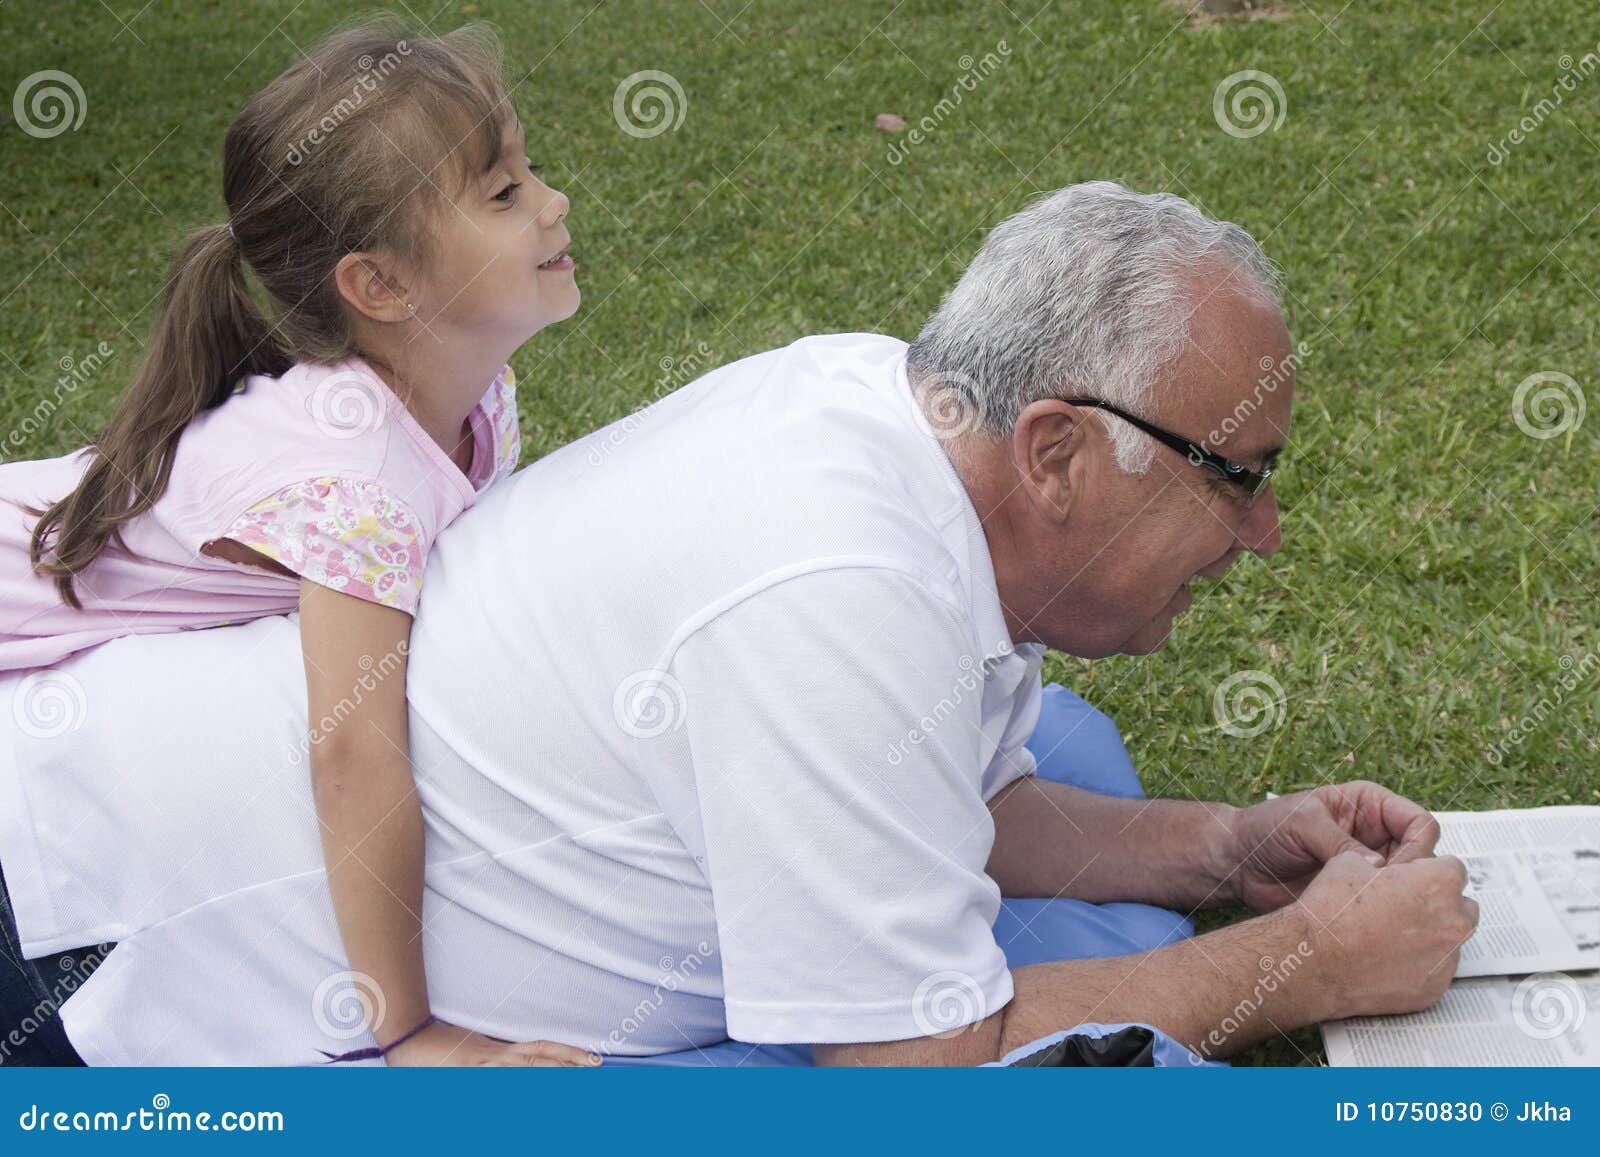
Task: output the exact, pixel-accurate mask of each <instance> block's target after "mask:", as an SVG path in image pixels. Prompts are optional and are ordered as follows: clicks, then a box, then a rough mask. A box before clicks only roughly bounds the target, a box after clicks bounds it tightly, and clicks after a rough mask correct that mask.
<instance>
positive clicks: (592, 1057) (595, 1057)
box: [589, 1053, 600, 1065]
mask: <svg viewBox="0 0 1600 1157" xmlns="http://www.w3.org/2000/svg"><path fill="white" fill-rule="evenodd" d="M589 1063H590V1064H591V1065H597V1064H599V1063H600V1054H599V1053H590V1054H589Z"/></svg>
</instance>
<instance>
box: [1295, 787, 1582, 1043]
mask: <svg viewBox="0 0 1600 1157" xmlns="http://www.w3.org/2000/svg"><path fill="white" fill-rule="evenodd" d="M1437 814H1438V818H1439V825H1440V828H1441V835H1440V838H1439V851H1440V853H1449V854H1451V855H1455V856H1459V857H1460V858H1461V860H1462V861H1463V862H1464V863H1465V864H1466V866H1467V892H1468V894H1469V895H1470V896H1472V897H1473V898H1474V899H1475V900H1477V901H1478V910H1479V923H1478V930H1477V932H1476V933H1474V934H1473V937H1472V939H1471V940H1469V941H1467V943H1466V944H1465V945H1463V946H1462V950H1461V963H1460V965H1459V966H1458V967H1457V969H1456V977H1457V979H1456V980H1455V982H1454V983H1452V984H1451V986H1450V988H1449V990H1448V991H1447V992H1446V993H1445V995H1444V998H1443V999H1442V1000H1440V1002H1439V1003H1438V1004H1437V1005H1435V1006H1434V1007H1433V1008H1431V1009H1428V1010H1426V1011H1424V1012H1419V1013H1412V1014H1410V1015H1408V1016H1383V1017H1357V1018H1354V1019H1351V1020H1343V1021H1331V1022H1329V1023H1327V1024H1324V1025H1323V1026H1322V1037H1323V1042H1324V1044H1325V1045H1326V1046H1327V1050H1328V1063H1329V1064H1330V1065H1600V974H1597V973H1596V972H1595V971H1594V970H1595V969H1597V968H1600V807H1546V808H1530V809H1527V810H1523V811H1497V812H1439V813H1437Z"/></svg>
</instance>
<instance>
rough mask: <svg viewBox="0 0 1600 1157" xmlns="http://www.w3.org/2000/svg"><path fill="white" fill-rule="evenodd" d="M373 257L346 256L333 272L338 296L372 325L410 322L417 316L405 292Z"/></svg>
mask: <svg viewBox="0 0 1600 1157" xmlns="http://www.w3.org/2000/svg"><path fill="white" fill-rule="evenodd" d="M378 262H379V259H378V257H377V256H376V255H375V254H372V253H346V254H345V255H344V256H343V257H341V258H339V264H338V265H336V266H334V269H333V282H334V284H335V285H336V286H338V287H339V296H340V297H342V298H344V300H345V301H346V302H348V303H349V305H350V307H351V308H352V309H355V310H356V311H358V312H359V313H361V314H362V315H363V316H365V317H369V318H371V319H372V320H373V321H385V322H393V321H407V320H409V319H411V318H413V317H415V316H416V312H415V310H414V309H413V308H412V307H411V306H410V305H409V304H408V303H407V301H406V295H405V292H404V291H403V290H401V289H399V288H398V287H397V286H396V285H395V283H394V281H393V280H392V279H391V278H390V277H388V276H386V275H385V274H384V272H383V269H382V268H381V267H380V266H379V263H378Z"/></svg>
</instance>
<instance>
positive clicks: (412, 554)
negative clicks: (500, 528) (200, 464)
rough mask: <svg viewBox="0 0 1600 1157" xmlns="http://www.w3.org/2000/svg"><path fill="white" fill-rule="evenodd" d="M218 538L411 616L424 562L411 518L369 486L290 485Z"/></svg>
mask: <svg viewBox="0 0 1600 1157" xmlns="http://www.w3.org/2000/svg"><path fill="white" fill-rule="evenodd" d="M223 537H225V538H231V539H233V540H235V541H236V542H241V543H243V544H244V545H245V546H248V547H250V548H251V549H252V550H257V551H260V552H261V553H262V554H264V555H266V556H267V557H268V558H270V559H273V560H274V561H275V562H279V563H281V564H283V565H284V566H286V567H288V568H289V569H290V570H292V571H294V572H295V574H297V575H299V576H300V577H301V578H306V579H310V580H311V581H312V582H315V583H320V584H322V585H323V586H325V587H329V588H330V589H332V590H336V591H341V592H342V593H344V594H347V595H353V596H355V597H356V598H359V599H366V600H367V601H368V602H373V603H380V604H382V605H383V606H387V607H396V608H398V609H399V610H402V611H405V612H406V613H407V614H411V615H414V614H416V611H417V602H418V600H419V598H420V597H421V594H422V568H423V562H424V560H423V557H422V546H421V544H420V542H419V524H418V522H417V517H416V515H415V514H414V513H413V512H412V510H411V508H410V507H409V506H407V505H406V504H405V503H403V502H401V501H399V500H398V499H396V498H394V497H393V496H392V495H390V494H389V493H388V492H387V491H386V490H385V489H384V488H383V487H381V486H379V485H377V484H376V483H372V482H358V481H356V480H354V479H350V478H308V479H306V480H305V481H303V482H296V483H294V484H292V485H289V486H285V487H284V488H283V489H281V490H279V491H278V492H277V493H275V494H271V495H268V496H267V497H266V498H263V499H262V500H261V501H260V502H258V503H256V504H255V505H254V506H252V507H251V508H250V509H249V510H247V511H245V512H244V513H243V514H241V515H240V516H239V517H238V518H237V519H235V520H234V522H233V525H232V526H231V527H229V528H228V530H227V531H226V532H225V533H224V535H223Z"/></svg>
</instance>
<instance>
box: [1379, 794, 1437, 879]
mask: <svg viewBox="0 0 1600 1157" xmlns="http://www.w3.org/2000/svg"><path fill="white" fill-rule="evenodd" d="M1395 799H1396V800H1398V801H1400V803H1403V804H1408V805H1410V807H1411V808H1415V809H1416V810H1415V811H1414V812H1412V811H1409V810H1408V811H1406V812H1405V813H1404V815H1405V822H1404V826H1403V827H1401V829H1400V835H1399V837H1398V838H1397V839H1396V840H1395V844H1396V846H1395V849H1394V851H1393V852H1392V853H1390V855H1389V862H1390V863H1391V864H1404V863H1407V862H1408V861H1411V860H1421V859H1425V858H1427V857H1428V856H1431V855H1433V849H1434V848H1435V847H1437V846H1438V844H1439V821H1438V820H1436V819H1434V817H1433V813H1432V812H1430V811H1428V810H1427V809H1426V808H1424V807H1422V805H1420V804H1415V803H1412V802H1411V801H1410V800H1408V799H1405V798H1404V797H1403V796H1396V797H1395Z"/></svg>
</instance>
